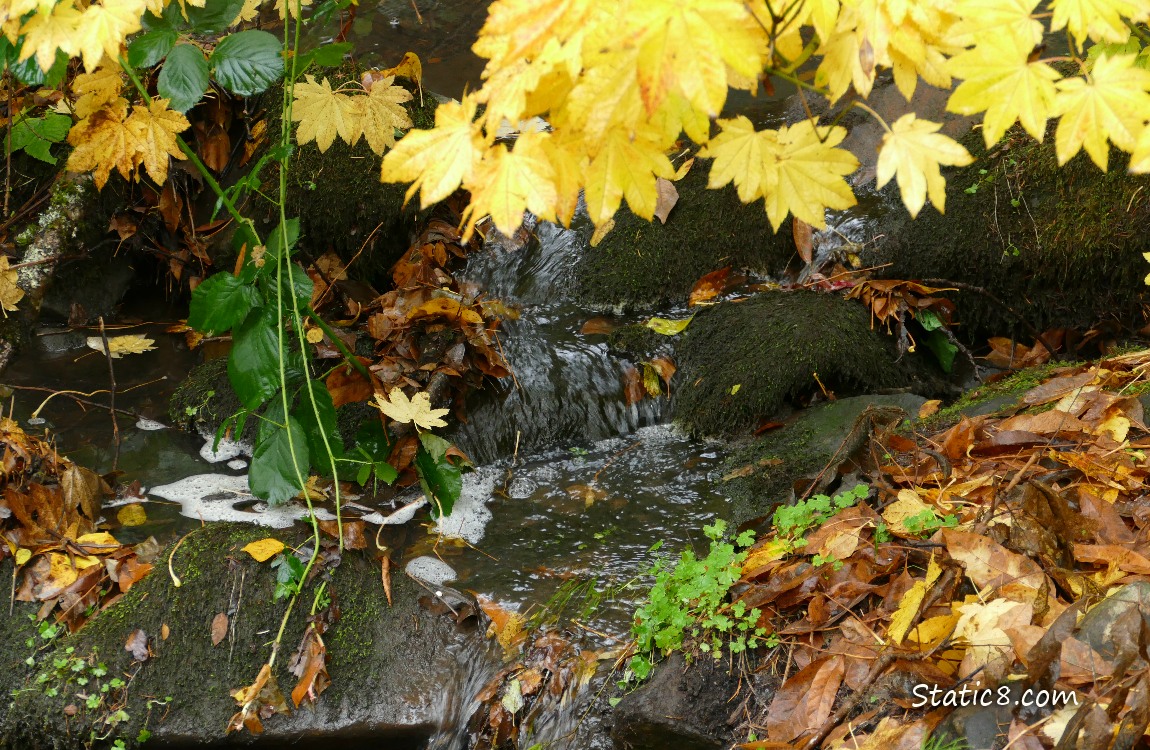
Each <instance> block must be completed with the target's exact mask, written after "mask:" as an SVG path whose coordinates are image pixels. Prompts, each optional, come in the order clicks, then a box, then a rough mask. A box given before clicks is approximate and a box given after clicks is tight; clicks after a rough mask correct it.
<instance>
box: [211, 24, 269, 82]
mask: <svg viewBox="0 0 1150 750" xmlns="http://www.w3.org/2000/svg"><path fill="white" fill-rule="evenodd" d="M209 62H210V64H211V68H212V75H213V76H215V79H216V80H217V81H219V82H220V83H221V84H222V85H223V87H224V88H226V89H227V90H228V91H230V92H232V93H233V94H237V95H239V96H254V95H256V94H259V93H261V92H263V91H266V90H267V88H268V87H269V86H271V85H272V84H273V83H275V82H276V81H278V80H279V79H280V78H281V77H282V76H283V73H284V61H283V56H282V55H281V54H280V43H279V40H278V39H276V38H275V37H274V36H272V35H271V34H269V33H268V32H266V31H254V30H253V31H241V32H238V33H236V34H229V35H228V36H226V37H224V38H223V40H221V41H220V43H219V44H217V45H216V48H215V49H214V50H213V51H212V56H211V58H210V60H209Z"/></svg>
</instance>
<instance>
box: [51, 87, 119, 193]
mask: <svg viewBox="0 0 1150 750" xmlns="http://www.w3.org/2000/svg"><path fill="white" fill-rule="evenodd" d="M127 114H128V102H126V101H125V100H123V99H117V100H116V101H114V102H112V103H111V104H109V105H107V106H105V107H102V108H101V109H99V110H97V111H95V112H93V113H92V114H91V115H89V116H88V117H86V118H85V119H83V120H81V121H80V122H78V123H76V124H75V125H73V126H72V129H71V130H70V131H68V143H70V144H71V145H72V146H73V148H72V153H71V154H70V155H69V156H68V170H69V171H71V172H92V178H93V179H94V180H95V182H96V187H98V188H102V187H104V183H106V182H107V181H108V175H109V174H111V172H112V170H113V169H116V170H117V171H119V173H120V174H121V175H122V176H123V177H124V178H125V179H127V178H129V177H130V176H131V174H132V169H133V168H134V167H135V153H136V144H135V139H134V138H133V137H132V134H131V133H130V132H129V131H128V129H127V128H126V127H125V126H124V118H125V117H126V116H127Z"/></svg>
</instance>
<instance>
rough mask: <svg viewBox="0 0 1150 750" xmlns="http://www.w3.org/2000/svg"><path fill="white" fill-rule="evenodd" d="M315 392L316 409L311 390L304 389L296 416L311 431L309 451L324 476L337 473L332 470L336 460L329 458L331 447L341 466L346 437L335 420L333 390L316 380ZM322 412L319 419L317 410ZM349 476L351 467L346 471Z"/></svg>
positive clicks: (314, 383)
mask: <svg viewBox="0 0 1150 750" xmlns="http://www.w3.org/2000/svg"><path fill="white" fill-rule="evenodd" d="M312 394H313V395H314V396H315V406H316V408H315V409H312V405H311V401H310V399H308V396H307V390H306V389H304V390H303V391H302V392H301V393H300V403H299V406H297V407H296V410H295V413H294V415H293V416H294V417H295V418H296V421H298V422H299V424H300V426H301V427H303V430H304V434H305V435H307V446H308V451H309V453H310V455H311V458H312V463H314V464H315V468H316V471H318V472H319V473H321V474H323V475H324V476H327V477H330V476H334V473H333V471H332V463H331V461H330V460H328V454H327V449H328V448H330V449H331V452H332V454H333V456H334V458H335V459H336V461H337V463H336V466H337V468H338V467H339V463H338V461H339V459H341V458H343V440H342V439H341V438H340V436H339V429H338V428H337V427H336V421H335V406H334V405H333V404H332V400H331V394H330V393H328V390H327V388H326V387H325V386H324V384H323V383H317V382H313V383H312ZM317 411H318V412H319V419H318V420H317V419H316V412H317ZM324 435H327V442H328V445H327V446H326V447H325V446H324V442H323V436H324ZM343 473H344V475H345V477H344V478H346V474H347V471H346V469H345V470H344V471H343Z"/></svg>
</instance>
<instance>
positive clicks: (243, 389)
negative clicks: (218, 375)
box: [228, 308, 279, 409]
mask: <svg viewBox="0 0 1150 750" xmlns="http://www.w3.org/2000/svg"><path fill="white" fill-rule="evenodd" d="M278 328H279V319H278V317H277V316H276V312H275V310H274V309H270V308H269V309H264V310H253V311H252V312H251V313H249V314H248V317H247V318H246V319H245V320H244V322H243V323H242V324H240V326H239V328H237V329H236V330H235V332H234V333H233V334H232V351H231V353H230V354H229V355H228V380H230V381H231V384H232V387H233V388H234V389H235V391H236V396H238V397H239V399H240V403H241V404H243V405H244V406H245V407H247V408H248V409H255V408H258V407H259V406H261V405H262V404H263V403H264V402H265V401H267V400H268V399H269V398H271V397H272V396H273V395H274V394H275V392H276V391H277V390H278V389H279V336H278Z"/></svg>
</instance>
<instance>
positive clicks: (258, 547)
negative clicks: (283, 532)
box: [243, 537, 284, 562]
mask: <svg viewBox="0 0 1150 750" xmlns="http://www.w3.org/2000/svg"><path fill="white" fill-rule="evenodd" d="M243 551H244V552H247V553H248V554H249V555H251V556H252V557H253V558H255V560H256V562H267V561H268V560H270V559H272V558H273V557H275V556H276V555H278V554H279V553H281V552H283V551H284V543H283V542H281V541H280V540H279V539H275V538H273V537H268V538H267V539H260V540H259V541H256V542H251V543H249V544H247V545H245V546H244V547H243Z"/></svg>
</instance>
